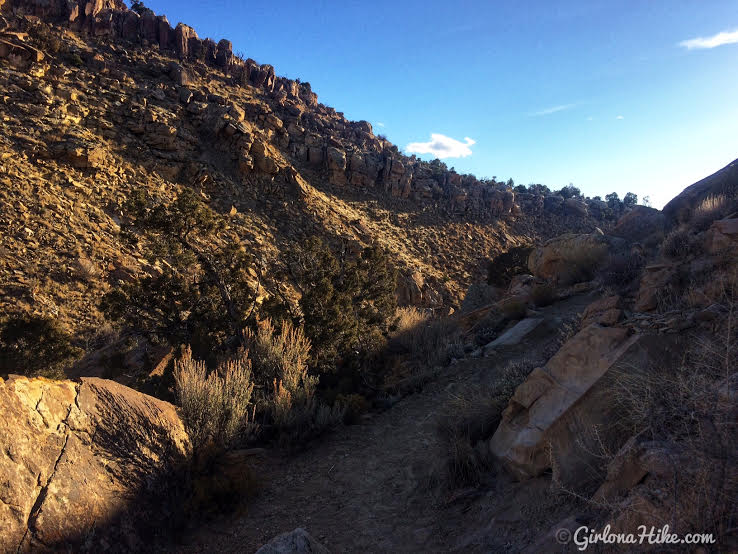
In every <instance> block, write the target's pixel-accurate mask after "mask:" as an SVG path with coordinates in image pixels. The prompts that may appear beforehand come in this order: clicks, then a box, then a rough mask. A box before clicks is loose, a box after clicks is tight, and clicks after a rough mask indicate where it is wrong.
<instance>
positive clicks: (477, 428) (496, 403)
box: [437, 359, 538, 489]
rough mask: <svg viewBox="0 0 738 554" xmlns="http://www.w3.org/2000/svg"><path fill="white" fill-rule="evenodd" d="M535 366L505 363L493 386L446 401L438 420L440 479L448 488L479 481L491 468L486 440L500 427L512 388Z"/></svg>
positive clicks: (532, 363) (472, 389) (529, 362)
mask: <svg viewBox="0 0 738 554" xmlns="http://www.w3.org/2000/svg"><path fill="white" fill-rule="evenodd" d="M536 365H538V364H537V361H534V360H532V359H525V360H522V361H520V362H515V363H508V364H507V365H504V366H502V367H501V368H499V370H498V371H497V373H496V378H495V380H494V382H493V383H491V384H489V385H485V386H483V387H473V386H469V387H467V388H466V389H464V390H462V391H461V392H460V393H458V394H454V395H452V396H451V397H450V398H449V401H448V402H447V403H446V405H445V406H444V407H443V410H442V412H441V414H440V416H439V417H438V420H437V429H438V433H439V434H440V436H441V438H442V439H443V442H444V444H445V445H446V454H445V458H444V459H443V460H442V463H443V468H442V469H441V470H440V472H441V473H442V477H441V480H442V481H443V482H445V483H446V485H447V486H448V487H449V488H452V489H453V488H457V487H462V486H468V485H478V484H479V483H480V482H481V480H482V478H483V475H484V473H485V472H486V471H488V470H489V469H490V467H491V457H490V456H491V455H490V453H489V446H488V444H487V439H488V438H489V437H491V436H492V434H493V433H494V432H495V430H496V429H497V426H498V425H499V424H500V420H501V418H502V412H503V411H504V410H505V408H506V407H507V405H508V402H509V401H510V398H511V397H512V395H513V393H514V392H515V389H516V388H517V387H518V386H519V385H520V384H521V383H522V382H523V381H525V379H526V378H527V377H528V374H529V373H530V372H531V370H532V369H533V368H534V367H536Z"/></svg>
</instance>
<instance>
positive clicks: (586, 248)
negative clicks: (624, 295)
mask: <svg viewBox="0 0 738 554" xmlns="http://www.w3.org/2000/svg"><path fill="white" fill-rule="evenodd" d="M608 249H609V246H608V239H607V237H605V236H604V235H603V234H602V233H601V232H600V233H597V232H595V233H591V234H580V235H576V234H573V233H568V234H565V235H561V236H558V237H555V238H552V239H550V240H549V241H547V242H545V243H544V244H543V245H542V246H539V247H538V248H535V249H534V250H533V251H532V252H531V253H530V256H529V257H528V269H530V272H531V273H532V274H533V275H535V276H536V277H540V278H543V279H550V280H552V281H564V280H566V278H567V276H568V275H569V274H571V272H572V270H575V269H576V268H577V267H579V266H581V265H582V264H588V265H589V266H592V267H594V266H595V265H596V264H598V263H599V261H600V260H602V259H603V258H604V257H605V255H606V254H607V252H608Z"/></svg>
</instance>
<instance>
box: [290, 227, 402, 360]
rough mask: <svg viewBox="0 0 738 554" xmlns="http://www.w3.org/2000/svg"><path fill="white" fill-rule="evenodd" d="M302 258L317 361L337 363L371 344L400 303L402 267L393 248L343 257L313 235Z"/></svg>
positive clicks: (308, 320) (304, 305)
mask: <svg viewBox="0 0 738 554" xmlns="http://www.w3.org/2000/svg"><path fill="white" fill-rule="evenodd" d="M296 261H297V264H296V265H297V267H298V268H299V269H298V275H297V276H296V277H297V281H298V282H299V284H300V287H301V289H302V298H301V300H300V307H301V309H302V312H303V314H304V317H305V332H306V334H307V336H308V337H309V338H310V341H311V343H312V345H313V348H314V351H313V365H315V366H317V367H320V368H321V369H323V370H325V369H328V368H333V369H335V366H336V363H337V361H339V359H341V358H344V359H345V358H346V357H347V356H348V357H350V356H351V355H352V354H357V353H361V352H362V351H368V350H371V348H372V346H373V343H374V341H375V340H376V337H377V333H378V332H379V333H380V334H381V333H383V332H385V331H386V327H387V321H388V320H389V318H390V317H392V315H393V314H394V310H395V307H396V300H395V295H394V293H395V287H396V271H395V268H394V267H393V266H392V264H391V263H390V261H389V258H388V256H387V253H386V252H384V251H383V250H381V249H379V248H377V247H370V248H365V249H364V250H363V251H362V252H361V253H360V254H359V255H358V256H356V257H353V258H351V257H349V256H347V255H346V254H345V253H344V254H343V255H341V256H340V258H339V257H337V256H336V255H335V254H334V253H333V252H332V251H331V250H330V248H328V246H327V245H325V244H324V243H323V242H322V241H321V240H320V239H318V238H313V239H311V240H309V241H308V242H307V244H306V245H305V248H304V249H303V250H302V251H301V252H300V253H299V254H298V255H297V260H296Z"/></svg>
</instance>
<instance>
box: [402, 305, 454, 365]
mask: <svg viewBox="0 0 738 554" xmlns="http://www.w3.org/2000/svg"><path fill="white" fill-rule="evenodd" d="M395 325H396V327H395V330H394V331H393V332H392V333H391V334H390V340H391V342H392V345H393V346H394V347H396V348H398V349H399V350H401V351H403V352H405V353H406V354H409V356H410V358H411V359H412V360H414V361H416V362H417V363H419V364H422V365H425V366H430V367H433V366H437V365H445V364H446V363H447V362H448V359H449V354H450V352H451V350H452V349H453V348H454V347H455V346H456V345H457V344H458V342H459V330H458V327H457V325H456V323H455V322H454V321H453V320H452V319H450V318H439V319H432V318H431V316H430V314H428V313H423V312H422V311H420V310H418V309H417V308H415V307H413V306H409V307H402V308H399V309H398V310H397V322H396V324H395Z"/></svg>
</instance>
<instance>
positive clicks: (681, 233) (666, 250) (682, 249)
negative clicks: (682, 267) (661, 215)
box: [661, 227, 697, 259]
mask: <svg viewBox="0 0 738 554" xmlns="http://www.w3.org/2000/svg"><path fill="white" fill-rule="evenodd" d="M696 247H697V244H696V240H695V238H694V236H693V235H692V233H691V232H690V230H689V229H687V228H686V227H680V228H678V229H674V230H673V231H672V232H671V233H669V234H668V235H667V236H666V238H665V239H664V242H663V243H662V244H661V253H662V254H663V255H664V256H666V257H667V258H671V259H679V258H686V257H687V256H689V255H690V254H692V253H694V252H695V250H696Z"/></svg>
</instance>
